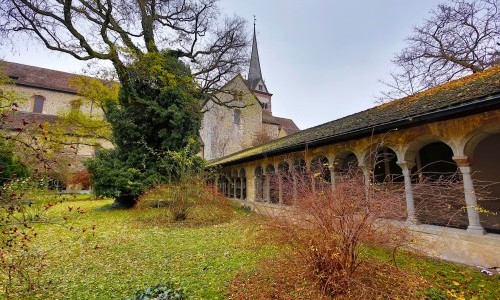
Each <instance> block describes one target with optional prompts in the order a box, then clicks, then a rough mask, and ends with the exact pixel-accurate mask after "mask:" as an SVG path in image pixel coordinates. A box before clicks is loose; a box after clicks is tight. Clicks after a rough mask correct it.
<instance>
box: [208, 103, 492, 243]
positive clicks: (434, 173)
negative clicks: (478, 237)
mask: <svg viewBox="0 0 500 300" xmlns="http://www.w3.org/2000/svg"><path fill="white" fill-rule="evenodd" d="M499 120H500V111H495V112H488V113H483V114H479V115H472V116H467V117H463V118H458V119H452V120H445V121H440V122H435V123H430V124H425V125H422V126H419V127H413V128H406V129H400V130H393V131H391V132H388V133H385V134H383V135H375V136H372V137H365V138H361V139H356V140H349V141H344V142H340V143H332V144H327V145H323V146H319V147H316V148H313V149H307V150H306V151H294V152H290V153H282V154H280V155H275V156H269V157H262V158H258V159H252V160H248V161H242V162H239V163H235V164H226V165H224V166H223V168H222V170H221V176H220V178H219V180H218V187H219V190H220V191H221V192H222V193H224V194H225V195H226V196H228V197H230V198H236V199H241V200H247V201H256V202H265V203H269V204H276V205H292V204H293V203H294V202H295V201H300V199H297V191H296V186H298V185H299V182H298V181H299V180H308V181H309V183H310V188H311V189H312V190H313V191H316V192H319V191H321V190H324V189H326V188H329V189H334V188H335V184H336V182H338V180H339V178H342V176H350V174H352V173H353V172H359V173H361V174H363V176H364V177H365V183H366V185H367V186H368V185H372V184H388V183H391V184H394V185H398V186H400V187H401V190H402V191H404V192H402V195H401V196H402V198H403V199H404V200H405V201H406V212H405V213H406V219H407V222H410V223H414V224H418V223H424V224H432V225H443V226H444V225H446V226H450V225H451V226H453V227H457V228H462V229H467V232H469V233H474V234H483V233H485V232H491V233H500V227H499V226H500V216H499V215H498V213H499V212H500V200H499V199H500V184H499V183H498V182H499V181H500V155H498V153H497V151H498V150H500V122H499ZM304 178H306V179H304ZM447 183H455V186H457V184H458V186H459V187H460V191H459V193H456V194H453V197H454V198H455V200H456V201H455V202H453V203H454V204H447V205H448V206H450V205H451V206H452V207H453V208H455V209H456V211H458V215H460V216H458V217H460V218H457V219H459V220H460V221H458V222H456V223H453V224H449V223H447V222H446V218H444V217H443V215H444V213H443V212H441V211H436V210H432V209H421V208H422V207H425V206H426V205H429V204H433V200H434V199H433V195H430V193H427V194H425V196H423V194H421V193H420V192H421V191H423V190H425V189H426V188H427V189H429V190H430V191H432V192H434V191H435V190H432V189H431V187H432V188H434V189H436V188H438V187H440V186H444V185H446V184H447ZM284 186H292V187H293V188H283V187H284ZM455 192H456V191H455ZM445 193H449V191H445ZM450 195H451V194H449V195H447V196H448V197H450ZM436 196H437V195H436ZM440 216H441V218H440Z"/></svg>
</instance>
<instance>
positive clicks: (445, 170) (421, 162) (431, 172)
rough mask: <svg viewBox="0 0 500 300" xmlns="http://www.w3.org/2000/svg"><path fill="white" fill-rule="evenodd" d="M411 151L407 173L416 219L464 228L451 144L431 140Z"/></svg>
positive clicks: (462, 194)
mask: <svg viewBox="0 0 500 300" xmlns="http://www.w3.org/2000/svg"><path fill="white" fill-rule="evenodd" d="M415 150H416V155H415V156H414V164H415V166H414V167H413V168H412V170H411V173H412V181H413V183H414V185H413V193H414V198H415V210H416V213H415V215H416V218H417V220H418V221H419V222H421V223H424V224H432V225H439V226H447V227H457V228H463V229H465V228H467V226H468V218H467V213H466V212H465V211H464V210H463V207H464V205H465V199H464V190H463V184H462V182H461V179H460V175H459V171H458V166H457V163H456V162H455V161H454V160H453V158H454V155H455V152H454V151H453V149H452V147H450V146H449V145H448V144H447V143H445V142H443V141H432V142H430V143H425V144H422V146H421V147H420V149H415Z"/></svg>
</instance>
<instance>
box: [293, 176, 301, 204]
mask: <svg viewBox="0 0 500 300" xmlns="http://www.w3.org/2000/svg"><path fill="white" fill-rule="evenodd" d="M292 179H293V204H295V203H296V202H297V197H298V194H299V193H298V191H297V185H298V179H297V175H296V174H295V175H293V176H292Z"/></svg>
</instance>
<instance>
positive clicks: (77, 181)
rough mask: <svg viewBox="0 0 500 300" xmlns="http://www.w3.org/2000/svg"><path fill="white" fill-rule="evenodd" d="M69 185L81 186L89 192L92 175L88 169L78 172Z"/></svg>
mask: <svg viewBox="0 0 500 300" xmlns="http://www.w3.org/2000/svg"><path fill="white" fill-rule="evenodd" d="M68 184H73V185H81V188H82V189H83V190H88V189H89V188H90V175H89V172H88V171H87V169H83V170H80V171H78V172H76V173H75V175H74V176H73V177H72V178H71V179H70V180H69V182H68Z"/></svg>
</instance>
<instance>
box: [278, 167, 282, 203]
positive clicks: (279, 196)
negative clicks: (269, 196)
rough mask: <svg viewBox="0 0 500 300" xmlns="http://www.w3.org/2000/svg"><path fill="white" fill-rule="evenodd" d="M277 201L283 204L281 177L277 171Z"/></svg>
mask: <svg viewBox="0 0 500 300" xmlns="http://www.w3.org/2000/svg"><path fill="white" fill-rule="evenodd" d="M278 203H279V204H283V178H282V177H281V173H280V172H278Z"/></svg>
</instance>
